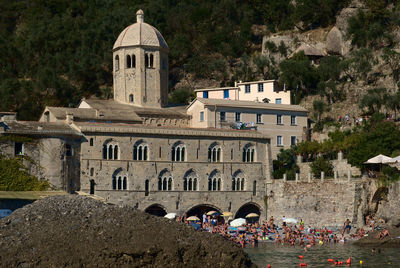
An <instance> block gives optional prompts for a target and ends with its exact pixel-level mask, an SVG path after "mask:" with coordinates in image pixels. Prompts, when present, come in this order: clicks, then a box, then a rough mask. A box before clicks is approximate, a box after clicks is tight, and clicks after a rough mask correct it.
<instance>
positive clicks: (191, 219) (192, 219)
mask: <svg viewBox="0 0 400 268" xmlns="http://www.w3.org/2000/svg"><path fill="white" fill-rule="evenodd" d="M186 220H187V221H199V220H200V219H199V218H197V217H196V216H190V217H189V218H187V219H186Z"/></svg>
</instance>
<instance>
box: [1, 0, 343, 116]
mask: <svg viewBox="0 0 400 268" xmlns="http://www.w3.org/2000/svg"><path fill="white" fill-rule="evenodd" d="M348 2H349V1H335V0H325V1H324V0H318V1H315V0H298V1H296V3H297V4H296V6H294V5H293V1H290V0H283V1H274V0H266V1H265V0H255V1H239V0H236V1H235V0H223V1H210V0H207V1H200V0H197V1H196V0H192V1H190V0H189V1H173V0H147V1H132V0H129V1H128V0H89V1H80V0H29V1H28V0H25V1H24V0H21V1H8V0H0V9H1V16H0V95H1V96H2V101H1V102H0V110H3V111H9V110H12V111H17V112H18V114H19V118H20V119H37V118H38V116H39V114H40V113H41V112H42V110H43V108H44V106H46V105H53V106H55V105H58V106H73V105H76V104H77V103H78V101H79V100H80V99H81V98H82V97H88V96H93V95H95V96H98V97H100V98H109V97H111V96H112V66H111V65H112V52H111V49H112V46H113V43H114V41H115V40H116V38H117V36H118V34H119V33H120V32H121V31H122V30H123V29H124V28H125V27H126V26H128V25H130V24H132V23H134V22H136V15H135V14H136V11H137V10H138V9H139V8H141V9H143V10H144V12H145V21H146V22H148V23H150V24H152V25H154V26H155V27H156V28H158V29H159V30H160V32H161V33H162V34H163V35H164V37H165V39H166V40H167V42H168V44H169V47H170V70H171V75H170V89H174V87H175V84H176V83H177V82H179V81H180V80H182V78H183V77H182V75H183V71H185V72H187V73H189V74H190V75H192V76H193V77H195V78H207V79H214V80H216V81H218V83H219V84H221V85H226V84H232V83H233V80H235V79H243V80H245V79H250V78H253V77H260V76H262V75H263V73H264V72H265V68H264V67H263V65H264V64H266V62H265V61H264V59H260V61H259V66H261V67H260V68H259V69H258V70H253V69H249V68H248V64H247V63H248V61H250V60H252V59H253V55H254V52H255V51H257V50H258V51H260V46H261V40H262V35H263V34H265V33H267V32H276V31H281V30H288V29H298V30H300V31H304V30H307V29H310V27H317V26H322V27H325V26H328V25H330V24H332V23H334V21H335V15H336V14H337V12H338V11H340V9H341V8H343V7H344V6H346V4H347V3H348ZM254 25H259V26H262V27H261V28H262V29H264V30H263V31H262V32H261V33H258V34H257V33H255V32H254V31H253V30H252V29H253V28H254ZM263 25H264V26H263ZM256 61H257V60H256ZM269 73H271V74H270V76H275V73H273V72H269ZM277 74H278V73H277ZM275 78H276V77H275Z"/></svg>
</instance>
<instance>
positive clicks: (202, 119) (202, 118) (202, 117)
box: [200, 112, 204, 122]
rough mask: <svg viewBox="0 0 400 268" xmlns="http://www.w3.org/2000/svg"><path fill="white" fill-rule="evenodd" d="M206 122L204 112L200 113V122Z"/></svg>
mask: <svg viewBox="0 0 400 268" xmlns="http://www.w3.org/2000/svg"><path fill="white" fill-rule="evenodd" d="M203 121H204V112H200V122H203Z"/></svg>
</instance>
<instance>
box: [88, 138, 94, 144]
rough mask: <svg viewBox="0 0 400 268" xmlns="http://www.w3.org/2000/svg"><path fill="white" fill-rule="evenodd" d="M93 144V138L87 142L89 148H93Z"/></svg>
mask: <svg viewBox="0 0 400 268" xmlns="http://www.w3.org/2000/svg"><path fill="white" fill-rule="evenodd" d="M93 143H94V142H93V138H90V140H89V145H90V146H93Z"/></svg>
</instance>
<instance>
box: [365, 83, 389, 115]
mask: <svg viewBox="0 0 400 268" xmlns="http://www.w3.org/2000/svg"><path fill="white" fill-rule="evenodd" d="M388 99H389V96H388V93H387V90H386V88H373V89H369V90H368V91H367V93H366V94H365V95H364V96H363V97H362V98H361V101H360V105H359V106H360V108H361V109H367V112H368V113H369V114H374V113H377V112H380V110H381V108H382V107H383V106H385V105H386V103H387V101H388Z"/></svg>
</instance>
